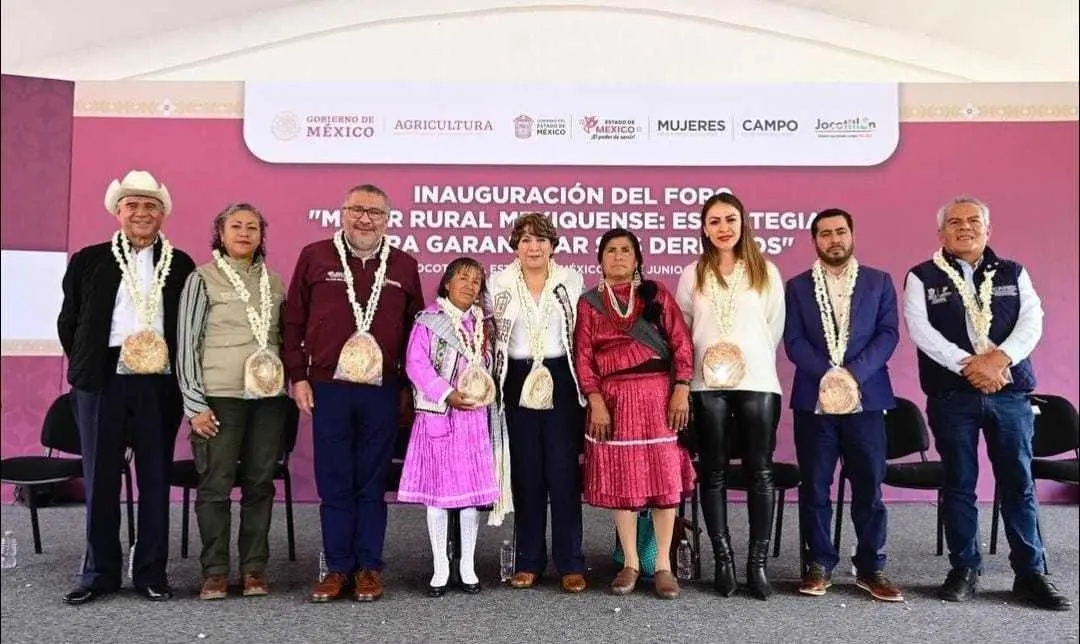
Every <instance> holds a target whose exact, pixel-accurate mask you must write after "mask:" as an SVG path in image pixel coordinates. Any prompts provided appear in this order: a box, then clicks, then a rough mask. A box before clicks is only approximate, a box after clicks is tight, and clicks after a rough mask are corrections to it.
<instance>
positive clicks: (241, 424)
mask: <svg viewBox="0 0 1080 644" xmlns="http://www.w3.org/2000/svg"><path fill="white" fill-rule="evenodd" d="M207 403H208V404H209V405H210V408H211V409H212V410H213V411H214V414H215V415H216V416H217V419H218V422H220V423H221V426H220V427H218V433H217V435H216V436H214V437H213V438H209V439H207V438H202V437H200V436H196V435H194V434H193V435H192V437H191V451H192V453H193V454H194V458H195V470H196V471H197V472H198V474H199V489H198V494H197V496H196V497H195V516H196V518H197V519H198V521H199V534H200V536H201V537H202V555H201V556H200V561H201V563H202V571H203V576H204V577H205V576H209V575H215V574H217V575H228V574H229V536H230V530H231V528H230V520H231V508H230V505H231V503H230V498H229V497H230V495H231V494H232V489H233V487H234V486H239V487H240V489H241V493H242V497H241V509H240V538H239V551H240V573H241V574H246V573H262V572H263V570H264V569H265V568H266V562H267V560H268V559H269V558H270V544H269V539H268V537H267V534H268V533H269V531H270V518H271V516H272V515H273V512H274V473H275V472H276V470H277V463H278V459H279V458H280V456H281V444H282V435H283V434H284V429H285V416H286V407H285V406H286V405H288V404H292V403H291V401H290V400H289V398H288V397H286V396H279V397H276V398H263V399H259V400H245V399H242V398H215V397H210V398H208V399H207Z"/></svg>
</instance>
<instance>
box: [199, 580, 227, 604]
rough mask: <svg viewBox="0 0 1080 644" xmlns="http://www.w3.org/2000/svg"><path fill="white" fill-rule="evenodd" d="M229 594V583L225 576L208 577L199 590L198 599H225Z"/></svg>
mask: <svg viewBox="0 0 1080 644" xmlns="http://www.w3.org/2000/svg"><path fill="white" fill-rule="evenodd" d="M228 594H229V581H228V579H227V578H226V577H225V575H209V576H207V577H206V578H205V579H203V582H202V586H201V587H200V588H199V599H225V597H226V596H227V595H228Z"/></svg>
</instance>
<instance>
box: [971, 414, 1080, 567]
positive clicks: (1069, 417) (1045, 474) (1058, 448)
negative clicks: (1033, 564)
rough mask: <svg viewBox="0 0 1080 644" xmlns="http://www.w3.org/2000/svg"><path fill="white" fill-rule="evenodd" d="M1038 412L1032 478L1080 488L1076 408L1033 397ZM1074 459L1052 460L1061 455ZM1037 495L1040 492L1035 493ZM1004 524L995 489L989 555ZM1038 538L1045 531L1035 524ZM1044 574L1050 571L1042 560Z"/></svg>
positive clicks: (1079, 427) (1079, 429)
mask: <svg viewBox="0 0 1080 644" xmlns="http://www.w3.org/2000/svg"><path fill="white" fill-rule="evenodd" d="M1028 399H1029V400H1030V401H1031V406H1032V407H1033V408H1034V410H1035V434H1034V436H1033V437H1032V440H1031V452H1032V456H1033V458H1032V459H1031V478H1032V479H1034V481H1035V482H1037V481H1039V480H1040V479H1041V480H1045V481H1057V482H1059V483H1068V484H1071V485H1080V419H1078V417H1077V411H1076V407H1075V406H1074V405H1073V404H1072V403H1071V402H1069V401H1068V399H1066V398H1062V397H1061V396H1054V395H1050V394H1039V393H1036V394H1031V395H1030V396H1028ZM1070 453H1071V454H1072V458H1051V457H1053V456H1058V455H1060V454H1070ZM1036 494H1037V493H1036ZM1000 521H1001V494H1000V491H999V490H998V488H997V486H996V485H995V487H994V510H993V514H992V515H991V519H990V554H996V553H997V541H998V523H999V522H1000ZM1035 525H1036V528H1037V529H1038V531H1039V538H1040V539H1042V529H1041V527H1039V524H1038V523H1036V524H1035ZM1043 566H1044V568H1043V569H1044V571H1048V570H1049V566H1047V565H1046V557H1045V556H1044V557H1043Z"/></svg>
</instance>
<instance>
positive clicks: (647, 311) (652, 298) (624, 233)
mask: <svg viewBox="0 0 1080 644" xmlns="http://www.w3.org/2000/svg"><path fill="white" fill-rule="evenodd" d="M624 237H625V238H626V239H629V240H630V245H631V246H633V247H634V259H635V260H636V261H637V268H635V269H634V273H636V274H637V277H638V280H639V281H640V284H638V287H637V290H636V291H635V293H636V294H637V296H638V297H639V298H641V301H642V302H643V303H644V305H645V306H644V308H643V309H642V311H641V317H643V318H645V321H647V322H651V323H652V324H654V325H656V327H657V328H658V329H660V331H661V332H663V331H664V326H663V321H662V320H661V313H663V307H662V306H661V305H660V302H658V301H657V299H656V296H657V294H658V293H659V287H658V286H657V284H656V282H654V281H653V280H647V279H645V274H644V272H643V269H644V259H643V257H642V254H641V242H640V241H638V238H637V236H636V235H634V233H632V232H630V231H629V230H626V229H625V228H612V229H611V230H609V231H607V232H606V233H604V235H603V237H601V238H600V246H599V250H597V252H596V262H597V263H598V264H600V265H601V266H603V265H604V250H605V249H606V248H607V245H608V244H609V243H611V242H612V241H613V240H615V239H621V238H624ZM665 335H666V333H665Z"/></svg>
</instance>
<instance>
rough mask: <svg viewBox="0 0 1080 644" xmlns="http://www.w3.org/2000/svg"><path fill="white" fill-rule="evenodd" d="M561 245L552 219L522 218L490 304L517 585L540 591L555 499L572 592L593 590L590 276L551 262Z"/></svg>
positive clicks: (566, 585) (499, 464) (558, 548)
mask: <svg viewBox="0 0 1080 644" xmlns="http://www.w3.org/2000/svg"><path fill="white" fill-rule="evenodd" d="M557 242H558V238H557V237H556V235H555V226H554V225H553V224H552V223H551V220H550V219H548V218H547V217H546V216H544V215H542V214H539V213H532V214H527V215H522V216H521V217H520V218H519V219H518V220H517V222H516V223H515V225H514V230H513V231H512V232H511V234H510V246H511V247H512V248H513V249H514V252H515V253H516V255H517V258H516V259H515V260H514V262H513V263H512V264H510V266H508V267H507V268H506V269H505V270H503V271H500V272H498V273H495V274H494V275H493V276H492V278H491V287H490V291H489V297H490V300H489V302H488V306H489V307H490V309H489V310H490V311H491V313H492V314H493V316H494V319H495V330H496V336H495V361H494V368H493V369H492V371H493V375H494V377H495V381H496V382H497V383H498V385H499V391H500V393H501V395H500V397H499V400H498V412H499V413H498V414H497V418H496V422H495V423H493V428H494V430H493V431H494V432H496V435H495V436H493V439H494V441H493V442H494V444H495V458H496V468H498V469H499V471H500V480H504V479H505V474H504V473H505V466H506V463H505V460H506V452H505V450H503V449H501V448H500V445H501V444H502V443H503V441H502V440H501V438H500V436H499V435H498V432H499V431H500V429H501V426H502V425H503V423H502V422H500V421H501V420H503V419H505V426H506V428H507V433H508V434H509V460H510V472H511V476H510V479H511V483H512V487H513V504H514V508H513V509H514V513H515V522H514V528H515V535H516V540H517V556H516V561H515V574H514V576H513V578H512V579H511V580H510V585H511V586H513V587H514V588H531V587H532V586H533V585H534V584H535V583H536V582H537V580H538V579H539V577H540V575H542V574H543V572H544V569H545V568H546V567H547V544H546V538H545V537H546V532H547V512H548V502H549V500H550V503H551V541H552V543H551V556H552V558H553V559H554V560H555V568H556V570H558V572H559V575H560V576H561V577H562V589H563V590H564V591H566V592H569V593H579V592H581V591H583V590H585V586H586V582H585V557H584V556H583V554H582V550H581V468H580V467H579V465H578V454H579V452H580V449H581V444H582V439H583V436H584V410H583V407H584V405H585V401H584V399H583V398H582V396H581V390H580V388H579V387H578V383H577V376H576V375H575V373H574V369H573V366H572V364H573V363H572V360H571V358H572V356H573V351H574V346H573V335H574V323H575V317H576V310H577V301H578V298H579V297H580V296H581V291H582V287H583V286H584V280H583V279H582V277H581V275H580V274H579V273H576V272H574V271H571V270H569V269H567V268H565V267H562V266H559V265H558V264H556V263H555V262H554V261H553V260H552V259H551V257H552V254H553V253H554V251H555V246H556V244H557ZM499 509H500V508H499V507H498V505H497V506H496V510H499ZM505 509H506V508H503V510H505Z"/></svg>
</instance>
